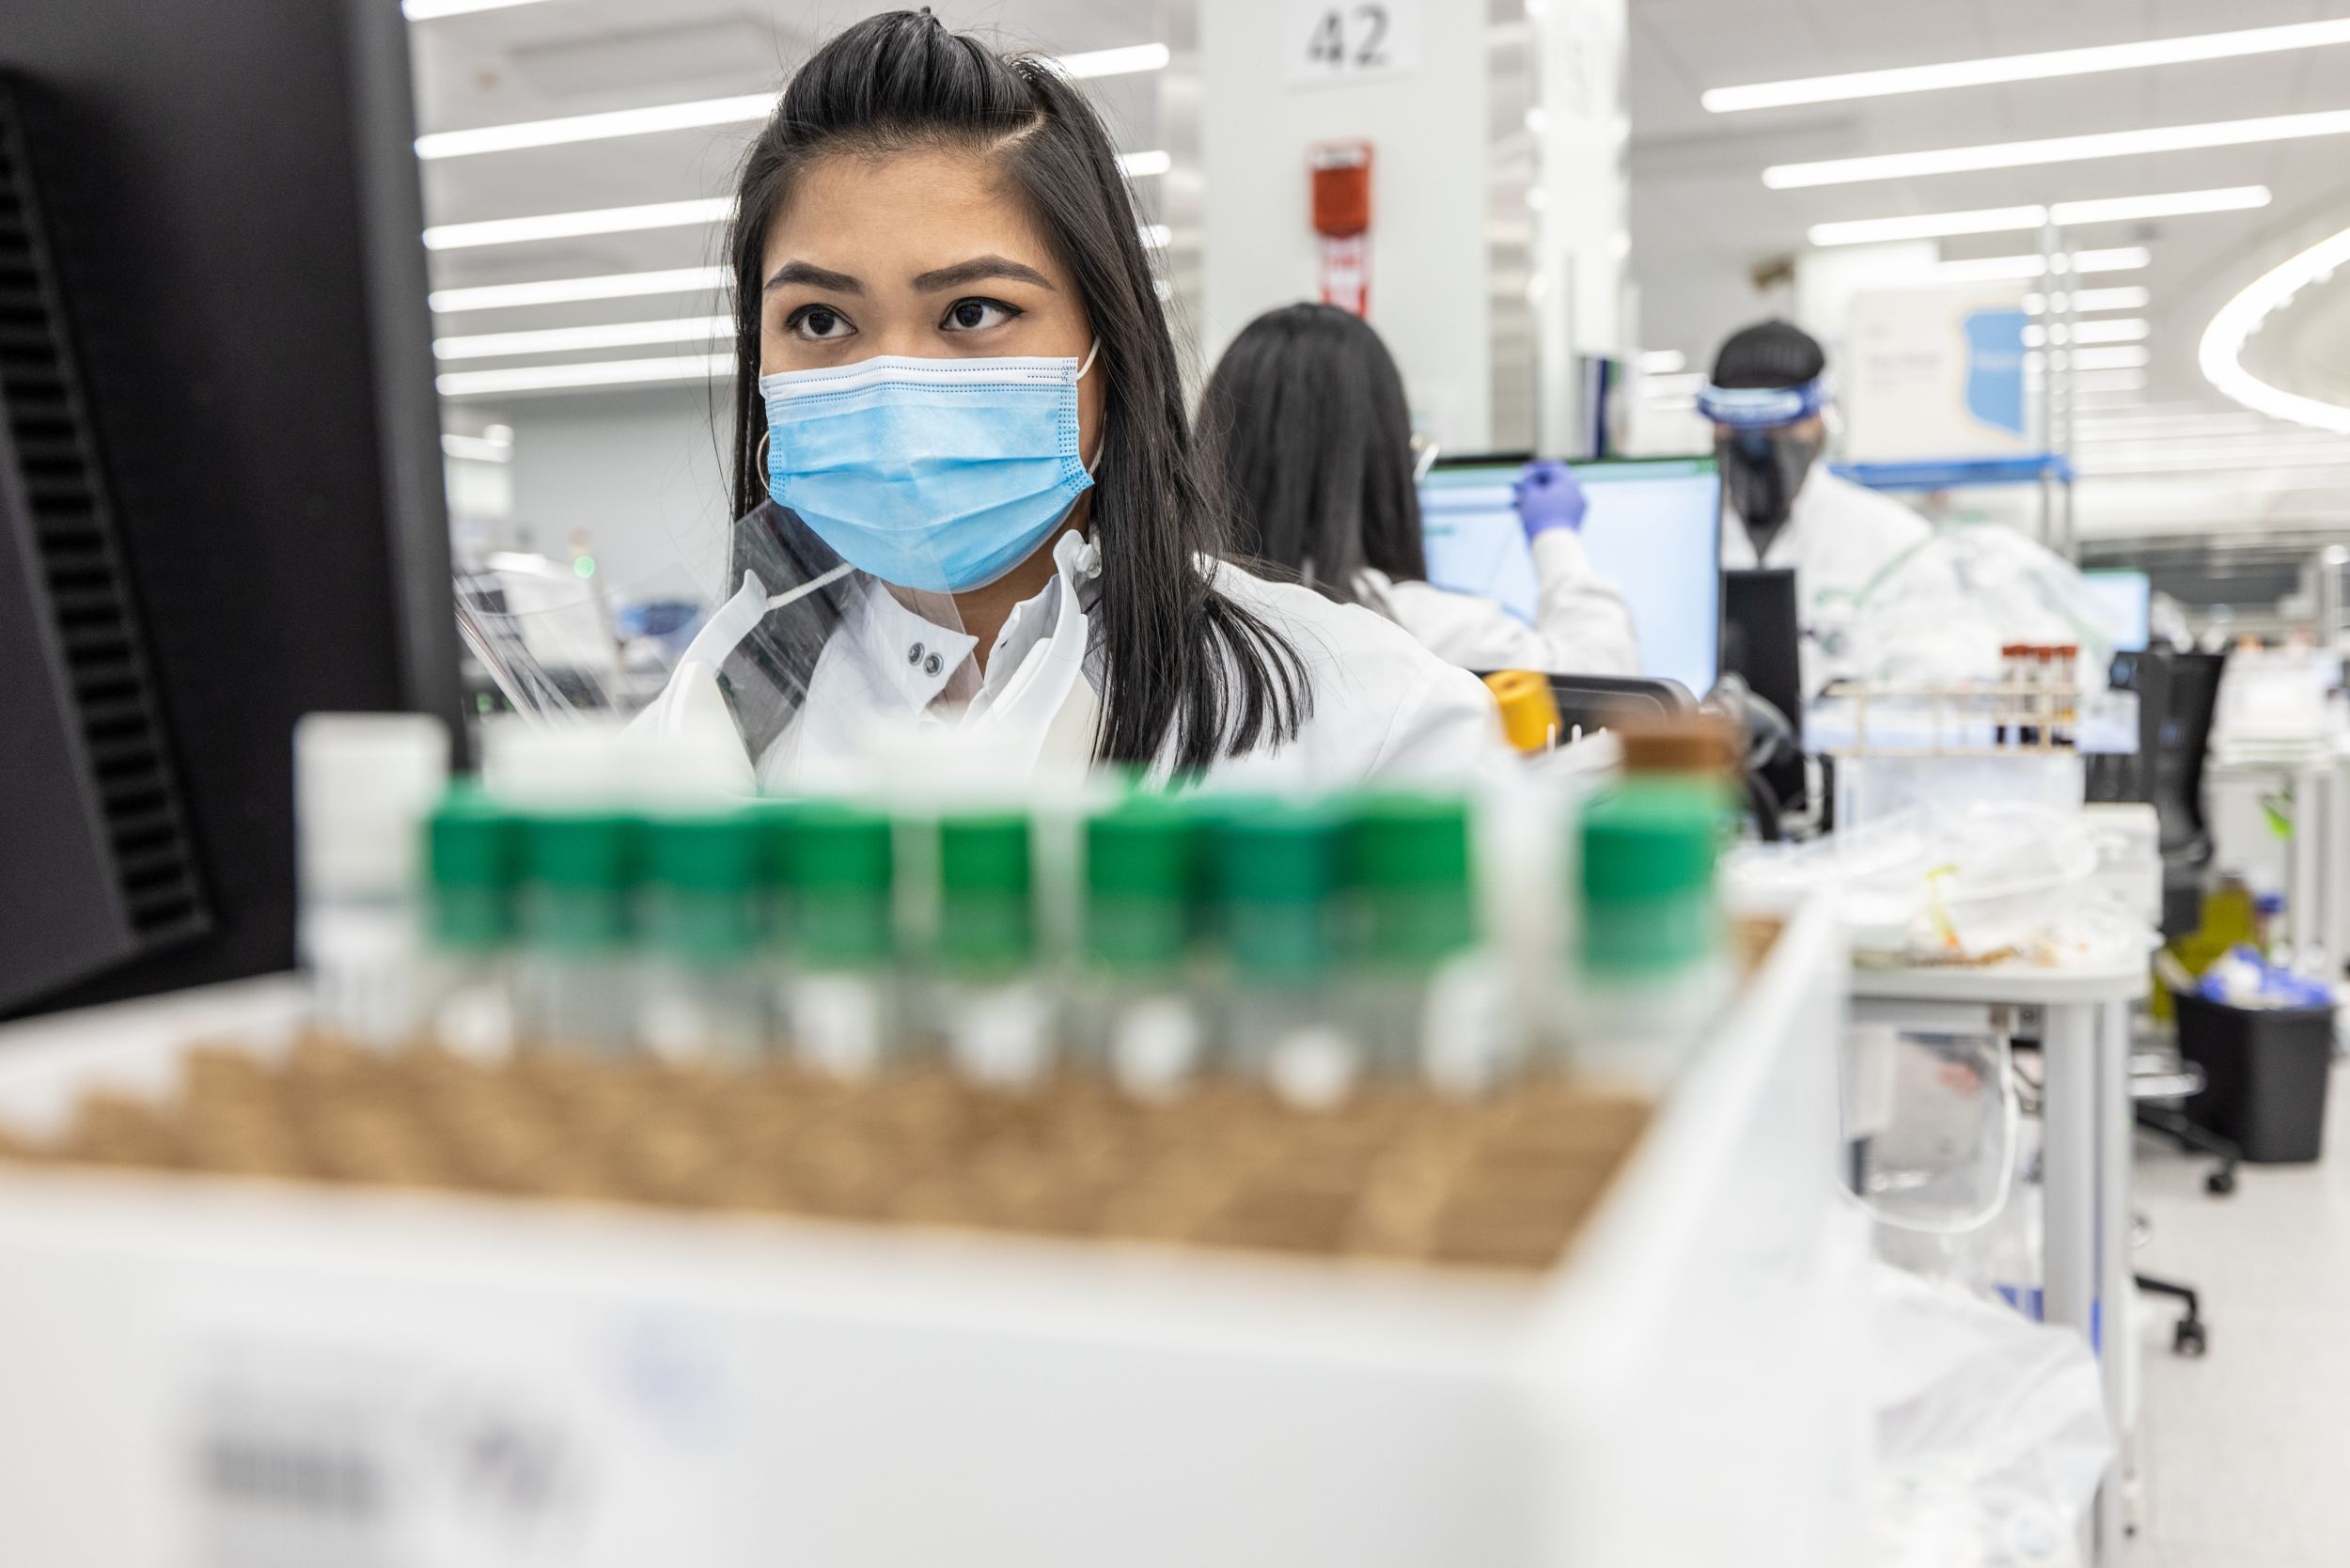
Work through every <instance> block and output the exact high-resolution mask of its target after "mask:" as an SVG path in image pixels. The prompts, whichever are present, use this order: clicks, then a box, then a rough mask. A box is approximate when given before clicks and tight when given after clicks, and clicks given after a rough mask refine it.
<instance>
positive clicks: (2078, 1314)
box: [1852, 964, 2148, 1562]
mask: <svg viewBox="0 0 2350 1568" xmlns="http://www.w3.org/2000/svg"><path fill="white" fill-rule="evenodd" d="M2147 984H2148V980H2147V970H2146V967H2145V965H2144V964H2132V965H2128V966H2124V967H2119V968H2087V967H2083V968H2071V969H2067V968H2026V967H2022V966H1992V967H1984V968H1960V967H1942V966H1936V967H1918V968H1890V969H1878V968H1859V969H1856V970H1855V971H1854V972H1853V980H1852V988H1853V1012H1854V1018H1855V1021H1856V1022H1860V1023H1870V1024H1882V1025H1889V1026H1892V1027H1900V1028H1907V1029H1915V1030H1919V1031H1921V1032H1926V1033H1936V1032H1940V1033H1951V1034H1981V1033H1986V1032H1993V1029H1994V1022H1995V1021H1994V1019H1993V1016H1992V1015H1993V1013H1994V1011H1995V1010H1998V1009H2003V1008H2037V1009H2039V1010H2040V1012H2041V1019H2042V1024H2041V1060H2042V1064H2043V1073H2044V1074H2045V1077H2044V1083H2043V1109H2042V1120H2043V1141H2042V1147H2041V1168H2042V1173H2043V1183H2044V1186H2043V1192H2044V1196H2045V1204H2046V1215H2045V1229H2044V1248H2045V1250H2044V1254H2043V1259H2042V1264H2043V1275H2042V1283H2043V1291H2044V1295H2043V1303H2044V1306H2043V1310H2044V1314H2045V1319H2046V1321H2047V1322H2049V1323H2055V1324H2064V1325H2069V1326H2071V1327H2074V1328H2076V1329H2078V1330H2079V1331H2080V1332H2081V1334H2082V1336H2083V1337H2084V1338H2086V1339H2088V1340H2090V1341H2092V1343H2095V1344H2097V1345H2098V1346H2099V1350H2100V1354H2099V1367H2100V1370H2101V1372H2102V1374H2103V1377H2104V1383H2105V1394H2106V1413H2107V1419H2108V1420H2109V1421H2110V1423H2111V1425H2112V1430H2113V1433H2114V1439H2115V1446H2116V1449H2117V1451H2119V1452H2121V1453H2123V1455H2126V1453H2127V1450H2128V1446H2129V1436H2130V1424H2131V1420H2132V1418H2133V1414H2134V1412H2135V1409H2136V1405H2137V1388H2138V1379H2137V1365H2136V1357H2137V1356H2138V1339H2137V1335H2136V1334H2135V1333H2134V1332H2132V1331H2131V1330H2130V1328H2129V1326H2128V1325H2129V1324H2130V1322H2131V1307H2130V1304H2131V1300H2132V1297H2133V1294H2134V1291H2133V1287H2132V1284H2131V1278H2132V1275H2131V1265H2130V1232H2131V1226H2132V1219H2131V1215H2130V1159H2131V1141H2132V1137H2133V1112H2132V1108H2131V1102H2130V1083H2129V1060H2130V1015H2129V1010H2130V1004H2131V1002H2132V1001H2134V1000H2136V999H2137V998H2139V997H2140V996H2144V995H2145V994H2146V989H2147ZM2000 1032H2004V1031H2000ZM2122 1475H2123V1465H2122V1463H2121V1462H2120V1461H2117V1463H2116V1466H2115V1468H2114V1469H2113V1470H2112V1471H2110V1472H2108V1474H2107V1478H2106V1482H2105V1484H2104V1485H2103V1486H2102V1487H2101V1488H2100V1489H2099V1491H2098V1495H2097V1511H2096V1515H2095V1518H2094V1520H2093V1521H2092V1535H2093V1541H2092V1550H2093V1551H2094V1554H2095V1556H2094V1557H2093V1558H2092V1560H2100V1561H2105V1562H2113V1561H2115V1560H2118V1559H2119V1557H2120V1555H2121V1553H2122V1551H2123V1513H2122V1506H2123V1486H2122V1484H2121V1478H2122Z"/></svg>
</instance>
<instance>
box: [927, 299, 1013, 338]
mask: <svg viewBox="0 0 2350 1568" xmlns="http://www.w3.org/2000/svg"><path fill="white" fill-rule="evenodd" d="M1019 314H1020V312H1019V311H1017V310H1015V309H1013V308H1012V307H1011V306H1009V305H1006V304H1005V303H1004V302H1003V301H1001V300H957V301H955V303H954V304H952V305H950V306H948V307H947V320H946V321H944V322H942V323H941V324H942V325H944V326H945V327H946V329H947V330H948V332H978V331H979V330H980V329H982V328H984V327H992V326H1001V325H1003V324H1004V323H1005V322H1006V321H1011V319H1012V318H1013V317H1014V316H1017V315H1019Z"/></svg>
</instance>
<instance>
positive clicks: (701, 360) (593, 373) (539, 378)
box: [434, 353, 734, 398]
mask: <svg viewBox="0 0 2350 1568" xmlns="http://www.w3.org/2000/svg"><path fill="white" fill-rule="evenodd" d="M733 363H734V356H733V355H732V354H724V353H694V354H679V355H676V356H674V357H672V358H666V359H607V360H598V361H595V362H592V363H590V364H586V365H523V366H517V367H515V368H512V369H507V370H445V371H443V372H442V373H441V374H440V376H439V377H437V378H436V379H435V381H434V385H436V386H437V387H439V388H440V393H441V396H442V397H444V398H478V397H486V396H489V395H492V394H494V393H501V392H554V391H561V390H564V389H566V388H587V387H599V386H640V385H651V384H657V383H661V382H681V381H708V380H711V379H713V378H714V377H718V376H723V375H725V374H726V373H727V372H728V370H729V369H730V368H732V366H733Z"/></svg>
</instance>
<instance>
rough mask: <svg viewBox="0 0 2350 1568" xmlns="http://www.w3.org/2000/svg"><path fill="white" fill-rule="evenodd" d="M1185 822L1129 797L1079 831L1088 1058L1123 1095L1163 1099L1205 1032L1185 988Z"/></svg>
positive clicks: (1188, 909)
mask: <svg viewBox="0 0 2350 1568" xmlns="http://www.w3.org/2000/svg"><path fill="white" fill-rule="evenodd" d="M1198 837H1199V835H1198V833H1197V832H1196V830H1195V823H1194V820H1193V817H1192V814H1191V813H1189V812H1187V811H1186V810H1185V809H1184V808H1182V807H1181V806H1178V805H1176V804H1175V803H1174V802H1172V801H1169V800H1167V799H1166V798H1164V797H1161V796H1154V795H1140V794H1137V795H1131V796H1129V797H1127V798H1126V799H1125V800H1123V801H1121V802H1120V803H1119V804H1118V805H1117V806H1114V807H1112V808H1108V809H1106V810H1104V811H1101V812H1098V813H1096V814H1095V815H1094V816H1093V817H1091V818H1089V819H1088V821H1087V823H1086V831H1085V892H1086V899H1085V917H1084V939H1083V944H1082V945H1083V949H1084V956H1085V968H1086V975H1085V981H1084V986H1083V992H1084V996H1085V1006H1084V1013H1085V1018H1084V1022H1083V1026H1082V1027H1081V1029H1080V1030H1079V1035H1080V1042H1081V1044H1082V1047H1083V1049H1084V1051H1085V1054H1086V1055H1087V1056H1088V1057H1089V1058H1091V1059H1092V1060H1094V1061H1095V1062H1096V1063H1098V1064H1099V1065H1101V1066H1103V1067H1105V1068H1106V1069H1107V1070H1108V1071H1109V1072H1110V1073H1111V1074H1114V1075H1115V1076H1116V1077H1117V1079H1118V1081H1119V1082H1120V1084H1121V1085H1122V1086H1123V1087H1124V1088H1125V1089H1126V1090H1128V1091H1129V1092H1132V1093H1136V1094H1141V1095H1149V1096H1157V1095H1163V1094H1166V1093H1167V1092H1169V1091H1171V1090H1174V1089H1176V1088H1177V1087H1178V1086H1180V1085H1181V1084H1183V1082H1184V1081H1185V1080H1187V1079H1188V1078H1190V1077H1191V1076H1192V1075H1193V1074H1195V1073H1197V1072H1198V1070H1199V1066H1200V1064H1201V1058H1202V1057H1203V1056H1204V1054H1205V1044H1206V1033H1205V1030H1204V1028H1203V1027H1202V1025H1201V1020H1200V1016H1199V998H1198V997H1197V996H1194V995H1193V988H1192V984H1191V963H1190V960H1191V952H1192V928H1193V899H1192V889H1193V885H1194V882H1195V880H1196V875H1197V872H1196V866H1195V858H1196V850H1195V844H1196V841H1197V839H1198Z"/></svg>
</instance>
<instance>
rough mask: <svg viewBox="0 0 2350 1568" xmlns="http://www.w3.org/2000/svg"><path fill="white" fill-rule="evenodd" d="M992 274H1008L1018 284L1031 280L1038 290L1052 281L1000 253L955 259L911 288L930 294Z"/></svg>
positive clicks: (1048, 285)
mask: <svg viewBox="0 0 2350 1568" xmlns="http://www.w3.org/2000/svg"><path fill="white" fill-rule="evenodd" d="M991 277H1008V278H1011V279H1013V280H1014V281H1016V282H1020V283H1033V284H1035V285H1036V286H1037V287H1038V288H1040V289H1050V288H1052V284H1050V283H1048V282H1046V281H1045V278H1044V274H1042V273H1041V272H1038V271H1037V270H1036V269H1035V268H1034V267H1024V266H1022V265H1021V264H1020V263H1019V262H1017V261H1013V260H1010V259H1006V258H1004V257H1001V256H981V257H979V258H977V259H973V260H969V261H958V262H956V263H955V264H954V265H953V266H951V267H940V268H939V269H937V270H936V271H935V272H928V273H924V274H921V275H920V276H918V277H917V278H916V279H915V280H914V291H915V292H916V293H917V294H929V293H934V292H936V291H937V290H941V289H961V288H963V287H964V286H965V285H966V284H972V283H978V282H979V281H980V280H982V279H984V278H991Z"/></svg>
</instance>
